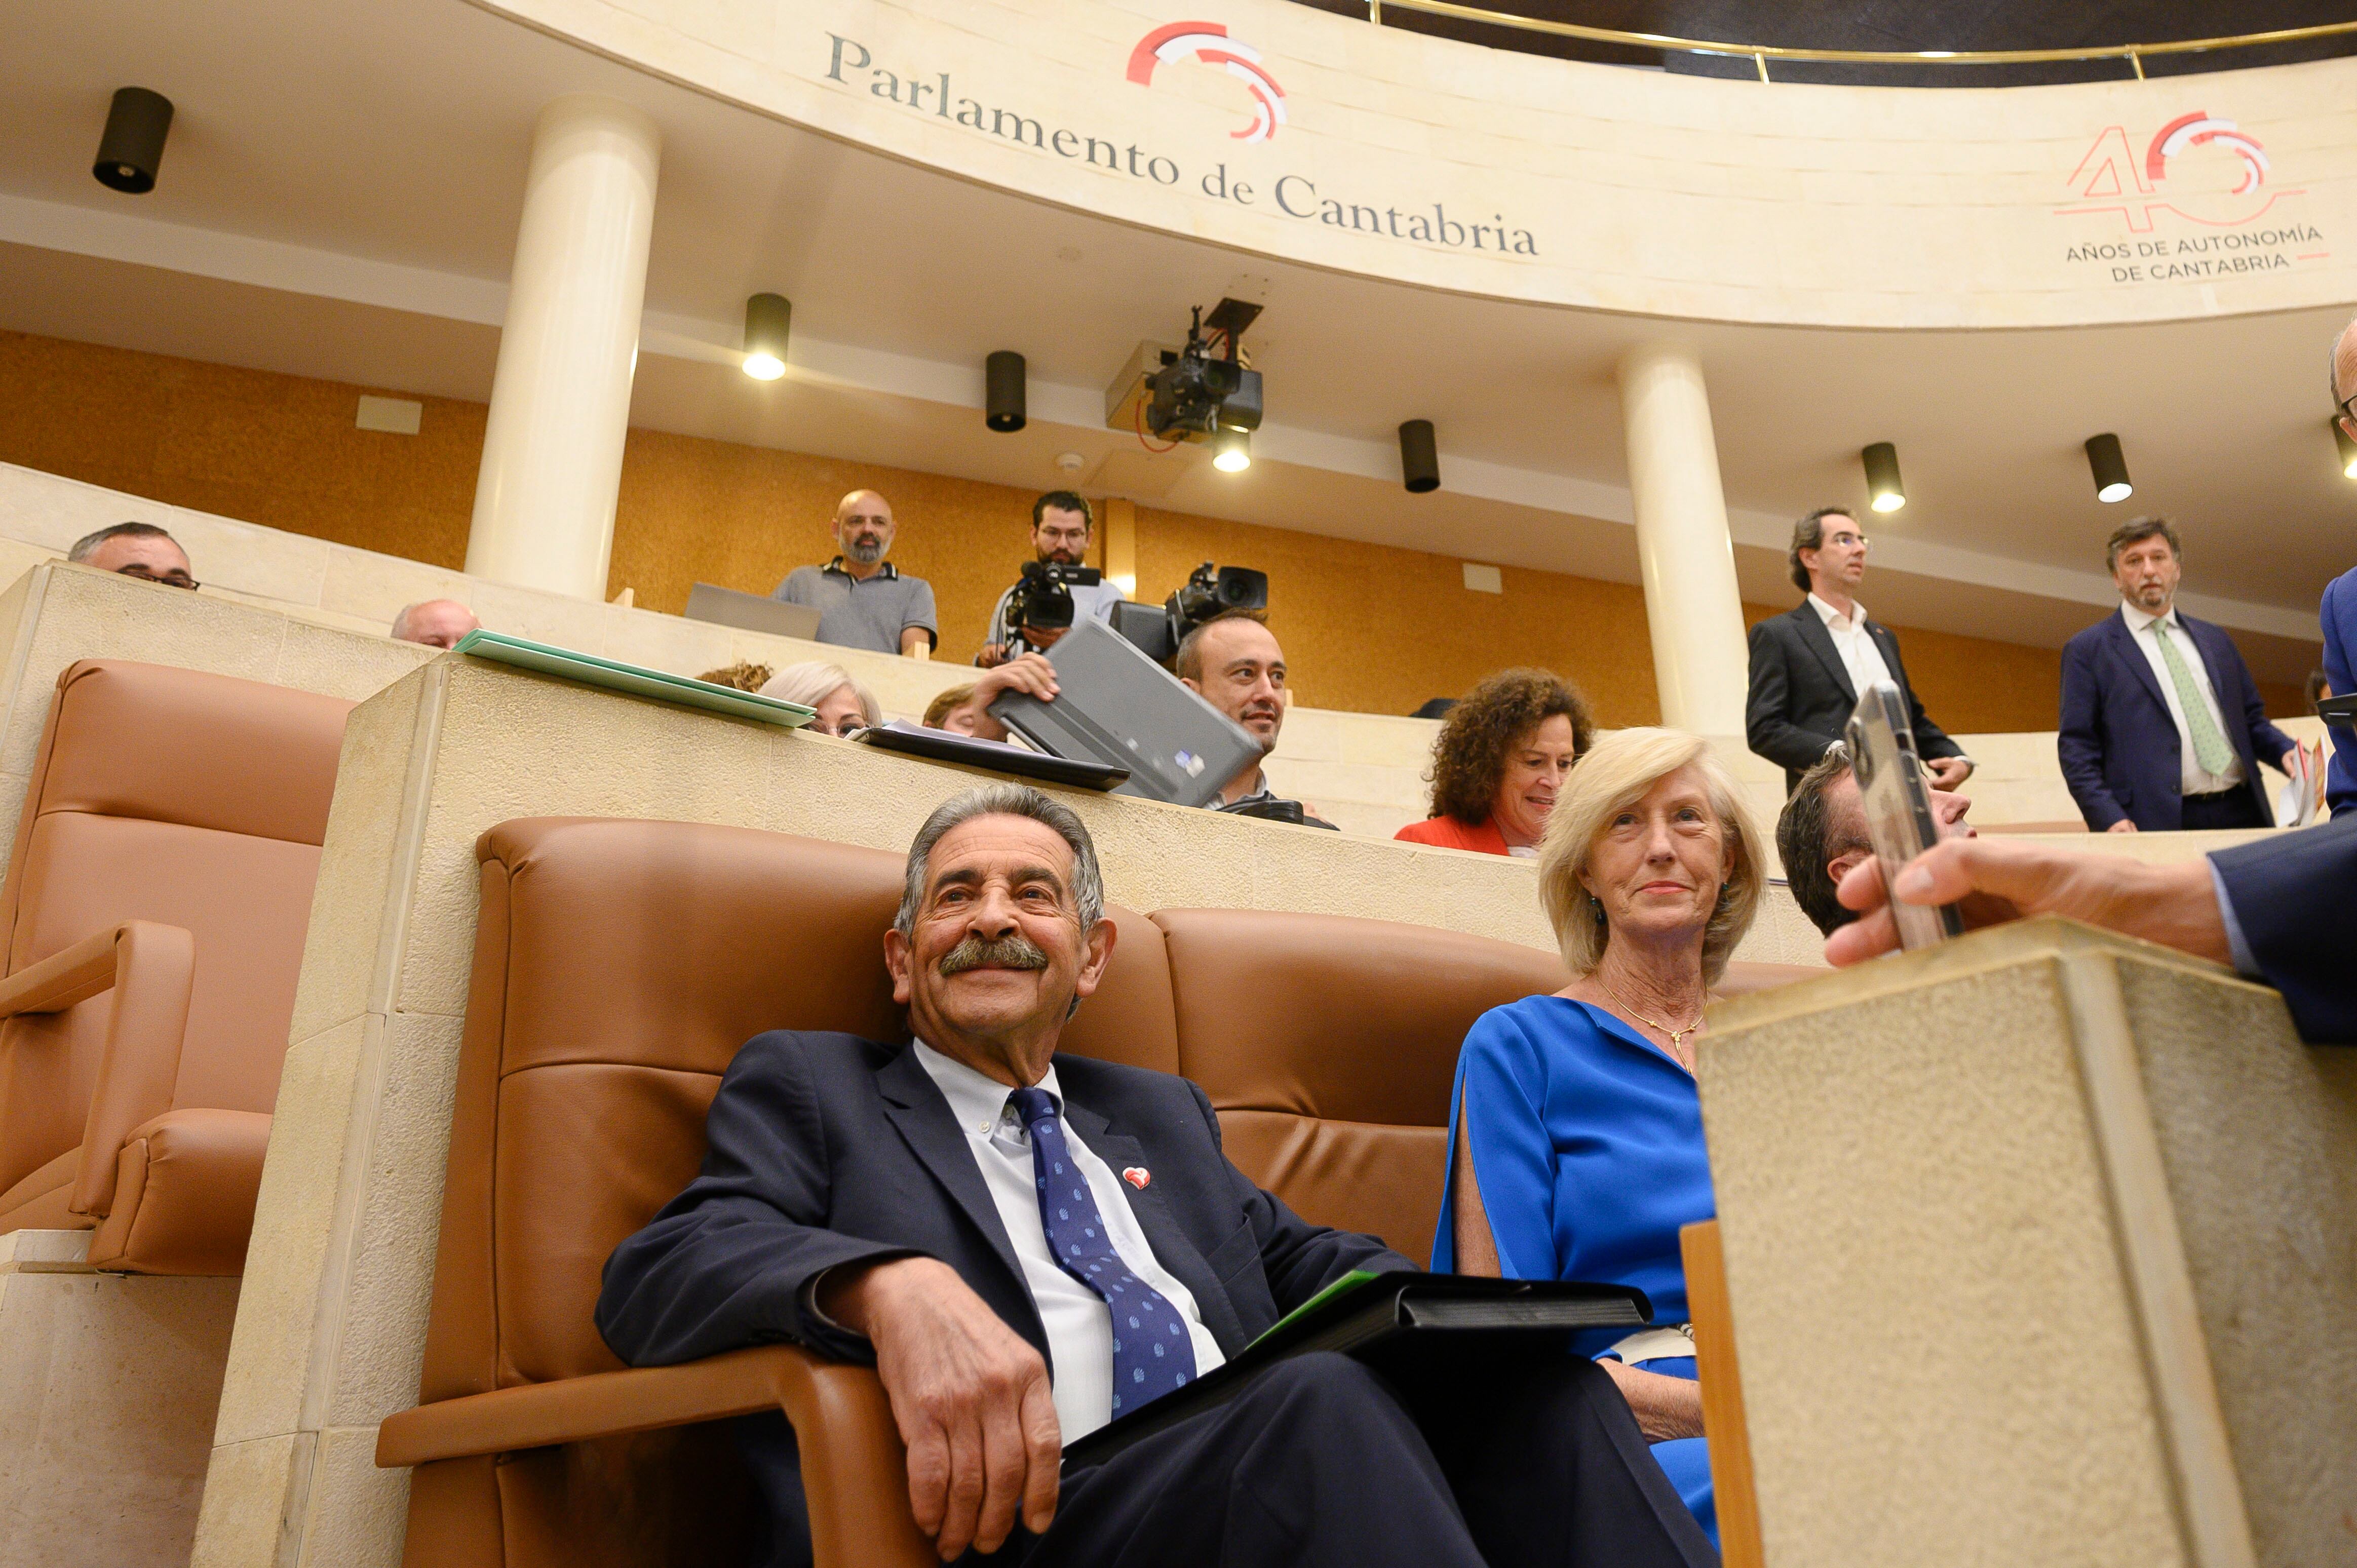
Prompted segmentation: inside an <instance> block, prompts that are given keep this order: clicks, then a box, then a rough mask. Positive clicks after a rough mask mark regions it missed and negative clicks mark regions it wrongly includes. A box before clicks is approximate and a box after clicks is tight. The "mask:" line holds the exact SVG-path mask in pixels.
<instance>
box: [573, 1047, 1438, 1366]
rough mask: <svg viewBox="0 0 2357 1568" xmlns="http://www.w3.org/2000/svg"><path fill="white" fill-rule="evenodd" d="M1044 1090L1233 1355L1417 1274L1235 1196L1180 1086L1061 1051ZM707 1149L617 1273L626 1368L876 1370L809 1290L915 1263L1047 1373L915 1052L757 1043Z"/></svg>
mask: <svg viewBox="0 0 2357 1568" xmlns="http://www.w3.org/2000/svg"><path fill="white" fill-rule="evenodd" d="M1056 1076H1057V1079H1058V1081H1059V1083H1060V1085H1061V1087H1062V1089H1063V1091H1064V1118H1065V1120H1066V1121H1067V1122H1070V1123H1071V1127H1072V1129H1073V1131H1075V1132H1076V1133H1079V1134H1080V1136H1081V1139H1082V1142H1084V1143H1086V1144H1088V1146H1089V1147H1090V1148H1091V1149H1092V1150H1094V1151H1095V1153H1096V1154H1097V1155H1098V1157H1100V1158H1101V1159H1103V1161H1104V1162H1105V1163H1106V1164H1107V1165H1111V1166H1113V1168H1114V1169H1115V1170H1122V1169H1125V1168H1126V1167H1128V1166H1131V1165H1143V1166H1145V1167H1146V1169H1147V1170H1148V1171H1149V1172H1151V1173H1152V1176H1151V1179H1150V1180H1149V1181H1148V1182H1147V1184H1146V1187H1144V1188H1143V1189H1137V1188H1129V1189H1128V1190H1126V1191H1125V1194H1124V1196H1125V1197H1127V1198H1128V1199H1129V1204H1130V1208H1132V1209H1133V1210H1134V1211H1135V1213H1136V1215H1137V1220H1138V1227H1139V1229H1140V1230H1143V1231H1144V1232H1145V1233H1146V1241H1147V1243H1148V1244H1149V1245H1150V1246H1152V1247H1153V1249H1154V1255H1155V1257H1156V1258H1157V1260H1158V1261H1159V1262H1161V1264H1162V1266H1163V1267H1164V1268H1166V1269H1168V1270H1169V1271H1170V1273H1172V1274H1173V1275H1174V1276H1175V1277H1177V1279H1178V1280H1179V1283H1182V1284H1184V1285H1185V1286H1186V1287H1187V1288H1188V1290H1189V1291H1190V1292H1191V1293H1193V1294H1194V1297H1195V1305H1197V1307H1199V1308H1200V1310H1201V1312H1202V1315H1203V1326H1205V1327H1206V1328H1208V1329H1210V1330H1211V1337H1212V1338H1213V1339H1215V1340H1217V1341H1218V1342H1219V1345H1220V1348H1221V1349H1222V1351H1224V1352H1226V1353H1227V1354H1228V1355H1230V1356H1234V1355H1235V1354H1237V1353H1238V1352H1239V1351H1241V1350H1242V1349H1243V1348H1244V1347H1245V1346H1246V1345H1247V1344H1249V1343H1251V1341H1252V1340H1253V1339H1254V1337H1257V1336H1258V1335H1259V1334H1260V1333H1261V1332H1262V1331H1263V1330H1265V1329H1266V1328H1268V1327H1269V1326H1272V1325H1273V1324H1275V1322H1276V1320H1277V1319H1278V1318H1279V1317H1281V1316H1284V1315H1285V1314H1286V1312H1288V1311H1290V1310H1291V1309H1293V1308H1294V1307H1296V1306H1298V1305H1301V1304H1302V1303H1303V1302H1305V1301H1307V1300H1308V1299H1309V1297H1311V1296H1312V1295H1315V1294H1317V1293H1318V1291H1319V1290H1320V1289H1322V1288H1324V1287H1325V1286H1326V1285H1327V1284H1329V1283H1331V1282H1333V1281H1334V1280H1336V1279H1339V1278H1340V1276H1341V1275H1343V1274H1344V1273H1348V1272H1349V1271H1351V1269H1356V1268H1366V1269H1373V1270H1376V1271H1384V1270H1392V1269H1407V1268H1413V1267H1415V1265H1414V1264H1412V1263H1410V1262H1408V1261H1407V1260H1406V1259H1405V1258H1403V1257H1401V1256H1400V1255H1399V1254H1397V1253H1395V1252H1394V1251H1391V1250H1390V1249H1389V1248H1388V1247H1386V1246H1384V1245H1383V1242H1381V1241H1379V1240H1376V1239H1374V1238H1373V1237H1372V1236H1359V1235H1353V1234H1351V1232H1349V1231H1345V1230H1328V1229H1326V1228H1325V1227H1323V1226H1318V1225H1311V1224H1309V1223H1308V1222H1307V1221H1306V1220H1304V1219H1301V1218H1300V1217H1299V1216H1297V1215H1296V1214H1295V1213H1294V1212H1293V1211H1292V1210H1291V1209H1289V1208H1286V1206H1285V1205H1284V1204H1283V1203H1281V1202H1279V1201H1278V1200H1277V1199H1276V1198H1275V1197H1271V1196H1269V1195H1268V1194H1267V1193H1265V1192H1263V1191H1261V1190H1260V1189H1259V1188H1258V1187H1254V1185H1253V1184H1252V1183H1251V1182H1250V1181H1248V1180H1246V1179H1245V1177H1244V1175H1243V1172H1241V1171H1239V1170H1237V1169H1236V1168H1235V1166H1233V1165H1230V1164H1229V1163H1228V1160H1227V1156H1226V1155H1223V1154H1222V1153H1221V1152H1220V1124H1219V1122H1218V1121H1217V1120H1216V1119H1214V1117H1213V1116H1212V1114H1211V1102H1210V1101H1207V1100H1206V1099H1204V1097H1203V1091H1202V1090H1200V1089H1198V1088H1196V1087H1195V1086H1194V1085H1193V1084H1191V1083H1189V1082H1188V1081H1187V1080H1186V1079H1181V1078H1173V1077H1170V1076H1168V1075H1167V1074H1164V1073H1157V1072H1148V1071H1146V1070H1145V1069H1142V1068H1132V1067H1122V1066H1118V1065H1115V1064H1114V1063H1110V1062H1100V1061H1093V1060H1091V1059H1089V1058H1083V1057H1069V1056H1068V1057H1059V1058H1057V1059H1056ZM705 1133H706V1136H707V1138H708V1139H709V1143H710V1149H709V1152H708V1153H707V1154H706V1155H705V1160H704V1171H703V1174H702V1175H701V1176H697V1177H696V1178H695V1180H694V1181H693V1182H691V1183H689V1184H688V1187H687V1189H686V1190H685V1191H683V1192H682V1193H681V1194H680V1195H679V1196H678V1197H675V1198H673V1200H672V1201H671V1202H670V1203H668V1204H666V1205H665V1206H664V1207H663V1208H662V1212H660V1213H658V1214H657V1215H656V1216H655V1217H654V1219H651V1220H650V1221H648V1223H647V1226H646V1229H644V1230H640V1232H639V1233H638V1234H637V1235H635V1236H633V1237H631V1238H630V1240H627V1241H625V1242H623V1243H622V1244H621V1245H620V1246H619V1247H618V1248H616V1249H615V1250H614V1255H613V1256H612V1257H611V1258H609V1259H608V1260H607V1262H606V1276H605V1289H604V1291H603V1293H602V1294H600V1295H599V1297H598V1300H597V1330H598V1332H599V1333H601V1334H603V1335H604V1336H605V1337H606V1343H608V1345H610V1346H612V1347H613V1348H614V1351H615V1353H616V1354H617V1355H619V1356H620V1357H621V1358H622V1359H624V1360H625V1361H629V1362H631V1363H633V1364H634V1365H640V1366H645V1365H663V1364H667V1363H670V1362H676V1361H688V1360H694V1359H697V1358H700V1357H704V1356H711V1355H716V1354H717V1353H718V1352H720V1351H723V1350H733V1349H736V1348H738V1347H740V1346H746V1345H755V1344H759V1343H762V1342H764V1341H771V1340H778V1339H793V1340H798V1341H800V1342H801V1343H802V1344H805V1345H808V1346H810V1347H811V1348H813V1349H815V1350H818V1351H820V1352H821V1353H823V1354H824V1355H828V1356H832V1357H834V1358H836V1359H842V1360H858V1361H871V1360H873V1359H874V1358H875V1352H874V1350H873V1348H871V1347H870V1346H869V1345H868V1343H867V1341H866V1340H865V1339H863V1338H860V1337H857V1336H856V1335H852V1334H848V1333H845V1332H844V1331H843V1330H840V1329H835V1328H830V1327H828V1326H825V1325H824V1324H823V1323H821V1322H818V1321H816V1320H814V1319H813V1318H812V1317H810V1316H806V1315H805V1314H804V1313H803V1311H802V1286H803V1285H804V1284H805V1283H808V1282H809V1281H811V1280H812V1279H813V1278H815V1277H816V1276H817V1275H818V1273H820V1272H821V1271H822V1270H824V1269H828V1268H831V1267H833V1266H834V1265H835V1264H838V1263H852V1262H860V1261H862V1260H873V1259H882V1258H888V1257H894V1256H905V1255H908V1254H910V1253H923V1254H925V1255H927V1256H930V1257H934V1258H939V1259H940V1260H942V1262H945V1263H948V1264H949V1265H950V1266H951V1267H952V1268H954V1269H955V1270H957V1272H958V1273H959V1275H960V1276H961V1277H962V1278H963V1279H964V1281H965V1282H966V1283H967V1284H969V1285H971V1286H973V1287H974V1292H975V1294H978V1295H980V1296H981V1297H982V1298H983V1300H985V1301H986V1302H988V1303H989V1304H990V1305H991V1307H992V1309H993V1310H995V1311H996V1313H997V1314H998V1316H1000V1317H1002V1318H1004V1319H1006V1323H1007V1325H1008V1326H1010V1327H1012V1328H1014V1329H1015V1330H1016V1332H1017V1333H1019V1334H1021V1335H1022V1336H1023V1337H1025V1338H1026V1339H1028V1340H1029V1341H1030V1342H1031V1343H1032V1345H1033V1346H1034V1347H1036V1348H1038V1350H1039V1354H1040V1355H1041V1356H1042V1357H1045V1358H1048V1359H1049V1369H1050V1371H1051V1372H1052V1370H1053V1368H1054V1359H1053V1358H1052V1356H1050V1355H1049V1348H1048V1339H1047V1334H1046V1331H1045V1330H1044V1329H1043V1328H1042V1327H1041V1326H1040V1322H1039V1309H1038V1308H1037V1307H1036V1306H1034V1305H1033V1304H1032V1301H1031V1293H1030V1291H1029V1290H1028V1288H1027V1287H1026V1286H1025V1285H1024V1283H1023V1274H1022V1270H1021V1267H1020V1265H1019V1264H1018V1263H1017V1261H1016V1257H1015V1250H1014V1247H1013V1245H1012V1243H1010V1242H1009V1241H1008V1240H1007V1237H1006V1227H1005V1226H1004V1225H1002V1224H1001V1223H1000V1222H999V1219H998V1208H997V1206H996V1204H995V1203H993V1202H992V1200H991V1197H990V1189H989V1187H988V1186H987V1184H986V1183H985V1181H984V1179H983V1175H982V1168H981V1166H980V1165H977V1164H976V1163H975V1161H974V1151H973V1150H972V1149H971V1148H970V1147H968V1146H967V1144H966V1141H965V1134H964V1133H963V1132H961V1131H960V1130H959V1128H958V1124H957V1122H956V1119H955V1118H954V1117H953V1116H952V1114H951V1112H950V1108H949V1102H948V1101H945V1100H943V1099H942V1093H941V1090H939V1089H937V1088H935V1087H934V1084H933V1080H932V1079H931V1077H930V1076H929V1075H928V1074H927V1073H926V1071H925V1069H924V1065H923V1064H922V1063H920V1061H918V1059H917V1057H916V1053H915V1052H914V1051H912V1050H909V1049H908V1048H907V1047H901V1046H885V1045H878V1044H877V1043H876V1042H875V1041H872V1040H862V1039H858V1038H856V1037H855V1036H850V1035H839V1034H804V1033H798V1032H792V1031H787V1030H778V1031H773V1032H772V1033H770V1034H766V1035H758V1036H754V1038H753V1039H752V1040H750V1041H748V1043H747V1044H746V1046H745V1048H744V1049H743V1050H741V1051H739V1052H737V1059H736V1060H735V1061H734V1062H732V1063H730V1064H729V1068H728V1071H727V1074H726V1077H724V1078H723V1079H722V1080H721V1084H720V1092H719V1095H718V1097H717V1098H716V1099H715V1100H714V1101H713V1102H712V1110H711V1112H709V1114H708V1115H707V1117H706V1120H705ZM1124 1185H1125V1187H1126V1186H1127V1184H1124Z"/></svg>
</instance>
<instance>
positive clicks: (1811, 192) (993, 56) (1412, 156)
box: [477, 0, 2357, 328]
mask: <svg viewBox="0 0 2357 1568" xmlns="http://www.w3.org/2000/svg"><path fill="white" fill-rule="evenodd" d="M477 3H478V4H479V5H484V6H485V7H486V8H488V9H490V10H492V11H496V12H499V13H501V14H504V15H507V16H511V17H513V18H515V19H517V20H519V21H522V22H525V23H527V24H529V25H531V26H533V27H539V28H541V29H543V30H544V31H547V32H550V33H552V34H554V35H556V36H558V37H561V38H568V39H571V40H573V41H575V42H577V43H579V44H582V45H584V46H586V47H587V48H592V49H595V50H597V51H598V52H600V53H602V54H605V55H608V56H610V57H612V58H614V59H618V60H621V61H623V62H625V63H628V64H631V65H634V66H637V67H639V68H640V69H643V70H648V71H651V72H653V73H655V74H658V75H661V76H664V77H668V78H671V79H673V80H674V81H680V82H682V83H684V84H686V85H688V86H690V87H693V88H695V89H698V90H700V91H705V92H709V93H712V94H714V95H716V96H717V97H720V98H723V99H726V100H729V101H732V102H737V103H740V104H743V105H745V106H746V107H748V108H750V109H753V110H756V111H758V112H759V113H767V114H771V115H775V116H777V117H779V118H780V119H783V120H785V121H788V122H791V123H792V124H798V125H802V126H804V127H807V128H809V129H811V130H813V131H816V132H819V133H822V134H826V135H829V136H834V137H839V138H841V139H842V140H845V141H846V142H851V143H855V144H857V145H862V146H866V147H870V148H873V149H875V150H876V151H878V152H881V153H885V154H888V155H890V156H895V157H899V158H904V159H907V160H909V161H910V162H913V163H916V164H920V165H924V166H930V167H933V168H938V169H940V170H942V171H943V172H945V173H948V174H952V175H955V176H958V177H963V178H967V179H972V180H975V181H978V182H981V183H983V184H985V185H989V186H995V187H997V188H1002V189H1005V190H1008V191H1011V192H1015V193H1017V194H1020V195H1023V196H1027V197H1032V198H1036V199H1041V200H1045V201H1050V202H1054V203H1057V204H1060V205H1061V206H1065V207H1069V208H1072V209H1078V210H1081V211H1085V212H1092V213H1097V214H1101V215H1103V216H1104V217H1107V218H1111V219H1115V220H1120V221H1123V222H1125V223H1133V224H1137V225H1140V226H1143V227H1146V228H1150V229H1157V230H1161V231H1167V232H1170V233H1176V234H1180V235H1187V236H1191V237H1194V238H1198V239H1202V240H1207V241H1211V242H1217V243H1220V244H1222V245H1229V246H1234V247H1237V248H1239V249H1242V250H1246V251H1251V252H1259V253H1262V254H1265V255H1268V256H1272V257H1277V258H1281V259H1284V260H1287V261H1293V262H1298V263H1308V264H1311V265H1316V266H1322V267H1331V268H1335V269H1338V270H1342V271H1347V272H1351V273H1356V274H1364V275H1367V276H1372V277H1379V278H1387V279H1392V280H1395V281H1398V282H1402V283H1407V284H1414V285H1422V286H1426V287H1432V288H1439V289H1447V290H1451V291H1455V292H1459V293H1465V294H1473V295H1492V296H1496V297H1500V298H1506V299H1515V300H1525V301H1531V302H1534V303H1540V304H1547V305H1559V306H1584V307H1590V308H1596V309H1604V310H1615V311H1629V312H1635V313H1639V314H1644V315H1652V316H1662V317H1681V318H1691V319H1706V320H1728V321H1747V322H1761V323H1776V324H1790V325H1807V326H1821V327H1872V328H1967V327H1984V328H1985V327H2051V326H2078V325H2089V324H2102V323H2113V322H2137V321H2156V320H2169V319H2176V318H2182V317H2201V316H2208V315H2217V314H2241V313H2252V312H2258V311H2270V310H2284V309H2291V308H2297V307H2300V306H2318V305H2328V304H2331V303H2334V302H2338V301H2343V300H2347V299H2350V298H2352V296H2357V275H2352V273H2357V59H2336V60H2327V61H2320V62H2317V63H2312V64H2307V65H2294V66H2278V67H2270V68H2266V69H2261V70H2237V71H2224V72H2219V73H2215V74H2210V75H2202V76H2198V77H2190V78H2188V77H2176V78H2169V79H2164V80H2158V81H2123V82H2116V83H2093V84H2077V85H2071V86H2061V87H2035V88H2010V89H1946V90H1908V89H1893V88H1845V87H1810V86H1799V85H1792V84H1786V83H1777V84H1774V85H1766V84H1761V83H1757V82H1745V81H1721V80H1715V79H1709V78H1699V77H1687V76H1668V75H1664V74H1663V73H1660V72H1653V71H1642V70H1624V69H1620V68H1615V67H1610V66H1597V65H1587V64H1582V63H1578V62H1575V61H1563V60H1555V59H1541V58H1538V57H1534V56H1528V55H1521V54H1516V53H1512V52H1509V51H1505V50H1498V49H1486V48H1476V47H1473V46H1470V45H1465V44H1457V43H1451V42H1448V41H1446V40H1442V39H1436V38H1425V37H1421V36H1418V35H1415V34H1412V33H1407V32H1403V31H1399V30H1396V29H1389V28H1378V27H1370V26H1367V25H1366V24H1364V23H1361V22H1355V21H1351V20H1348V19H1344V18H1340V17H1337V16H1329V15H1327V14H1325V13H1323V12H1319V11H1315V10H1312V9H1310V8H1308V7H1307V6H1303V5H1293V4H1290V3H1288V0H1178V5H1179V8H1172V7H1171V6H1168V5H1166V6H1161V7H1154V6H1142V5H1124V4H1106V3H1103V0H1023V3H1022V4H1019V5H1017V4H1002V3H994V0H477Z"/></svg>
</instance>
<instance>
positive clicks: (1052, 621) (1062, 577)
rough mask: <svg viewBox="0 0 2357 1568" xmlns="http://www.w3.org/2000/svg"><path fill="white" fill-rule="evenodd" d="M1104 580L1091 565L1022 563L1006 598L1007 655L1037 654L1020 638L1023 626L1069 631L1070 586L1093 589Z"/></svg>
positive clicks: (1022, 637) (1055, 562)
mask: <svg viewBox="0 0 2357 1568" xmlns="http://www.w3.org/2000/svg"><path fill="white" fill-rule="evenodd" d="M1103 581H1104V574H1103V573H1102V572H1100V571H1098V570H1097V569H1096V568H1095V567H1094V566H1067V565H1065V564H1063V563H1061V562H1059V561H1026V562H1025V563H1023V575H1022V576H1021V577H1020V578H1018V579H1017V581H1016V584H1015V587H1014V589H1013V590H1012V591H1011V592H1010V593H1009V594H1008V595H1007V596H1006V633H1007V639H1006V640H1007V656H1008V657H1009V658H1012V657H1014V656H1015V655H1016V654H1018V653H1024V652H1031V651H1036V650H1034V649H1033V648H1032V647H1031V644H1030V641H1029V639H1027V638H1026V637H1025V636H1024V635H1023V631H1024V628H1026V627H1037V628H1039V629H1040V630H1041V631H1066V630H1069V629H1070V628H1071V624H1072V608H1073V606H1072V589H1073V587H1074V586H1075V585H1078V586H1082V587H1094V586H1095V585H1097V584H1099V583H1102V582H1103Z"/></svg>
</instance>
